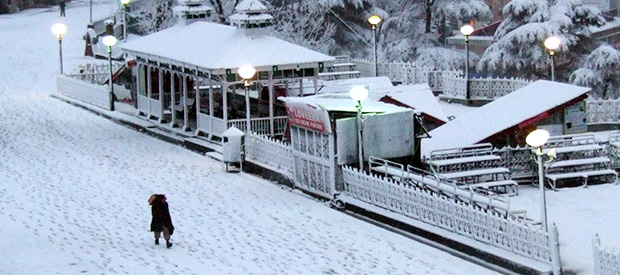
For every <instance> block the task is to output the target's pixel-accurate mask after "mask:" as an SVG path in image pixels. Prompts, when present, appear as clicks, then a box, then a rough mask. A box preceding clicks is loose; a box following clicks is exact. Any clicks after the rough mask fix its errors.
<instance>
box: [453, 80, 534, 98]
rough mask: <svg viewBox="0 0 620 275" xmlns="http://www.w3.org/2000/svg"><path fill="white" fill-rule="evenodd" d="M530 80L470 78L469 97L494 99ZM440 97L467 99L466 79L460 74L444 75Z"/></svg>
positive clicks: (524, 84) (522, 85)
mask: <svg viewBox="0 0 620 275" xmlns="http://www.w3.org/2000/svg"><path fill="white" fill-rule="evenodd" d="M530 82H531V81H529V80H525V79H520V78H472V79H470V80H469V99H471V100H495V99H497V98H499V97H502V96H505V95H507V94H509V93H511V92H513V91H515V90H517V89H519V88H522V87H524V86H526V85H527V84H529V83H530ZM443 84H444V85H443V87H444V89H443V93H442V97H445V98H452V99H462V100H465V99H467V81H466V79H465V78H464V77H462V76H444V78H443Z"/></svg>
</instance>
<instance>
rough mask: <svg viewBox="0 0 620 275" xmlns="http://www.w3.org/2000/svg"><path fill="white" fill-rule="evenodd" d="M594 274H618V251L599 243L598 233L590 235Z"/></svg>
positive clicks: (619, 258)
mask: <svg viewBox="0 0 620 275" xmlns="http://www.w3.org/2000/svg"><path fill="white" fill-rule="evenodd" d="M592 251H593V252H594V274H595V275H620V253H618V252H616V251H615V250H613V249H611V248H607V247H603V246H602V245H601V240H600V238H599V236H598V235H594V237H592Z"/></svg>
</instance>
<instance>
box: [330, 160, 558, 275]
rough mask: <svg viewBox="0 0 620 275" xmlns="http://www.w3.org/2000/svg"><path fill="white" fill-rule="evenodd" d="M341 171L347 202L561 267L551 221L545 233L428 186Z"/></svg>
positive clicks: (351, 170) (537, 227)
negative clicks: (457, 200)
mask: <svg viewBox="0 0 620 275" xmlns="http://www.w3.org/2000/svg"><path fill="white" fill-rule="evenodd" d="M342 172H343V178H344V183H345V184H344V190H343V191H342V193H341V195H340V197H339V198H341V199H342V200H343V201H345V202H346V203H350V204H354V205H355V204H356V203H358V204H359V205H362V206H363V205H364V204H370V205H373V206H376V207H379V208H381V209H385V210H388V211H389V212H392V213H395V214H398V215H399V216H401V217H403V218H404V219H403V222H405V223H406V218H410V219H414V220H417V221H421V222H424V223H426V224H429V225H432V226H435V227H437V228H441V229H443V230H447V231H449V232H452V233H455V234H458V235H460V236H464V237H466V238H468V239H470V240H472V241H476V242H479V243H481V244H483V245H487V246H490V247H495V248H501V249H503V250H506V251H508V252H512V253H514V254H517V255H521V256H524V257H526V258H529V259H533V260H535V261H538V262H541V263H544V264H549V265H550V268H551V270H553V271H554V273H556V271H559V270H561V267H560V266H561V265H560V261H559V259H560V256H559V246H558V245H557V240H558V235H557V229H556V228H555V226H552V228H551V230H550V233H546V232H544V231H542V230H541V228H540V227H539V226H536V225H532V224H530V223H528V222H526V221H523V220H519V219H513V218H510V217H502V216H500V215H496V214H493V213H492V212H486V211H483V210H482V209H478V208H476V207H474V206H471V205H466V204H463V203H460V202H456V201H455V200H453V199H451V198H448V197H445V196H439V195H437V194H436V193H431V192H429V191H428V190H424V189H418V188H415V187H414V186H410V185H404V184H403V185H401V184H399V183H397V182H394V181H392V180H390V179H386V178H383V177H379V176H374V175H369V174H365V173H361V172H359V171H357V170H354V169H353V168H350V167H343V169H342ZM360 202H361V203H360ZM364 208H366V207H364ZM455 241H456V240H455Z"/></svg>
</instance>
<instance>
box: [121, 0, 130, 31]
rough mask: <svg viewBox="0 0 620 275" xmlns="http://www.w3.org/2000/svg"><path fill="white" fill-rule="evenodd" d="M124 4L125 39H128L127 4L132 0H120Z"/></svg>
mask: <svg viewBox="0 0 620 275" xmlns="http://www.w3.org/2000/svg"><path fill="white" fill-rule="evenodd" d="M120 1H121V4H122V5H123V41H127V4H129V1H130V0H120Z"/></svg>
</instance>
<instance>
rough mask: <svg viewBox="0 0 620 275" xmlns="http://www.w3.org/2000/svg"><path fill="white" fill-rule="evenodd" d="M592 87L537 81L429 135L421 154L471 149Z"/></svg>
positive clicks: (468, 113)
mask: <svg viewBox="0 0 620 275" xmlns="http://www.w3.org/2000/svg"><path fill="white" fill-rule="evenodd" d="M588 91H590V88H586V87H580V86H575V85H570V84H565V83H559V82H551V81H547V80H538V81H536V82H534V83H532V84H530V85H527V86H525V87H523V88H521V89H518V90H516V91H514V92H512V93H509V94H507V95H505V96H503V97H500V98H498V99H496V100H494V101H493V102H490V103H488V104H486V105H484V106H482V107H480V108H478V109H476V110H472V111H470V112H467V113H464V114H463V115H460V116H458V117H457V118H456V119H455V120H452V121H450V122H448V123H446V124H444V125H442V126H440V127H437V128H436V129H434V130H432V131H431V132H430V135H431V138H429V139H423V140H422V155H425V156H429V155H430V153H431V151H434V150H439V149H447V148H455V147H463V146H469V145H473V144H476V143H479V142H481V141H483V140H485V139H487V138H489V137H491V136H493V135H495V134H497V133H500V132H502V131H504V130H506V129H509V128H512V127H514V126H517V125H519V124H521V123H522V122H525V121H528V120H530V119H532V118H535V117H537V116H539V115H540V114H543V113H545V112H547V111H549V110H552V109H554V108H556V107H558V106H561V105H564V104H566V103H568V102H570V101H572V100H575V99H576V98H579V97H581V96H583V95H585V94H586V93H587V92H588Z"/></svg>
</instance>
